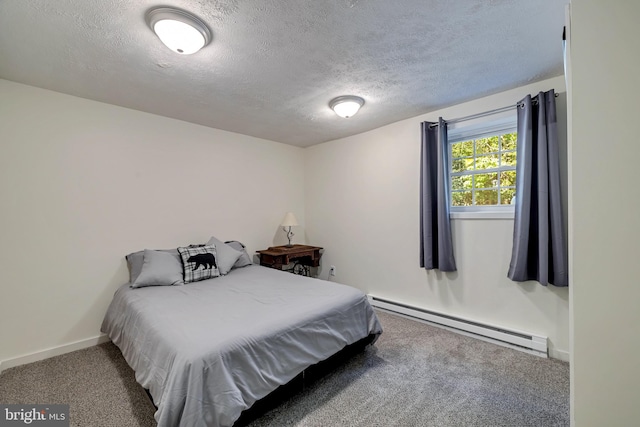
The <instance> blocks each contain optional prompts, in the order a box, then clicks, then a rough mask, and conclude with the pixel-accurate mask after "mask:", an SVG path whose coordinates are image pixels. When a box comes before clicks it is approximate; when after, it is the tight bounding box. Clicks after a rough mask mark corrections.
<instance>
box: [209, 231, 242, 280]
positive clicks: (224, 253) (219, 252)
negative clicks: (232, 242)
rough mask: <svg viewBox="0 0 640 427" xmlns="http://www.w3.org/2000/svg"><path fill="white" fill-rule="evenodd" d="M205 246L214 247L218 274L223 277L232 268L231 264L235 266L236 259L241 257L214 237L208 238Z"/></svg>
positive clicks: (240, 253)
mask: <svg viewBox="0 0 640 427" xmlns="http://www.w3.org/2000/svg"><path fill="white" fill-rule="evenodd" d="M207 245H213V246H215V247H216V261H218V269H220V274H222V275H223V276H224V275H225V274H227V273H228V272H229V271H230V270H231V269H232V268H233V264H235V263H236V261H237V260H238V258H240V256H241V255H242V252H240V251H238V250H235V249H234V248H232V247H231V246H229V245H227V244H225V243H224V242H222V241H220V240H218V239H216V238H215V237H212V238H210V239H209V241H208V242H207Z"/></svg>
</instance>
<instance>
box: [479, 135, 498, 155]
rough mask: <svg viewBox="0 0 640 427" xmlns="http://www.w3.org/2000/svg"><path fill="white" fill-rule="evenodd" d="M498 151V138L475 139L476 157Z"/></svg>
mask: <svg viewBox="0 0 640 427" xmlns="http://www.w3.org/2000/svg"><path fill="white" fill-rule="evenodd" d="M497 151H498V137H497V136H490V137H489V138H480V139H476V155H479V154H484V153H495V152H497Z"/></svg>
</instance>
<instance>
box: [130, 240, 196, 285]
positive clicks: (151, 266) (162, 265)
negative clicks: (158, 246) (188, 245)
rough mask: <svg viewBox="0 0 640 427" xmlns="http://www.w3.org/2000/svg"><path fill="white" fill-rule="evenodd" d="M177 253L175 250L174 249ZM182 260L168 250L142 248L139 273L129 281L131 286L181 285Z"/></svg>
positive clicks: (182, 282)
mask: <svg viewBox="0 0 640 427" xmlns="http://www.w3.org/2000/svg"><path fill="white" fill-rule="evenodd" d="M176 253H177V251H176ZM182 284H184V281H183V280H182V262H181V261H180V259H179V258H178V257H176V256H175V255H174V254H172V253H169V252H163V251H154V250H150V249H145V250H144V255H143V263H142V269H141V270H140V274H138V276H137V277H136V278H135V280H134V281H133V282H131V287H132V288H143V287H145V286H172V285H182Z"/></svg>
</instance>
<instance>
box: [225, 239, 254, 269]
mask: <svg viewBox="0 0 640 427" xmlns="http://www.w3.org/2000/svg"><path fill="white" fill-rule="evenodd" d="M225 243H226V244H227V245H229V246H231V247H232V248H234V249H236V250H238V251H240V252H241V255H240V258H238V260H237V261H236V263H235V264H233V268H240V267H245V266H247V265H251V264H253V262H252V261H251V257H250V256H249V254H248V253H247V250H246V249H245V246H244V245H243V244H242V243H240V242H238V241H237V240H229V241H228V242H225Z"/></svg>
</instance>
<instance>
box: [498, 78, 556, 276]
mask: <svg viewBox="0 0 640 427" xmlns="http://www.w3.org/2000/svg"><path fill="white" fill-rule="evenodd" d="M517 150H518V162H517V166H516V203H515V221H514V230H513V252H512V254H511V264H510V266H509V273H508V277H509V278H510V279H511V280H514V281H516V282H524V281H527V280H536V281H538V282H540V284H542V285H545V286H546V285H548V284H549V283H551V284H552V285H555V286H567V285H568V284H569V280H568V265H567V245H566V238H565V234H564V223H563V213H562V199H561V196H560V162H559V159H558V130H557V121H556V100H555V93H554V91H553V90H550V91H549V92H540V93H539V94H538V95H537V96H536V97H535V98H532V97H531V95H527V97H526V98H524V99H523V100H522V101H521V102H520V103H518V148H517Z"/></svg>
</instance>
